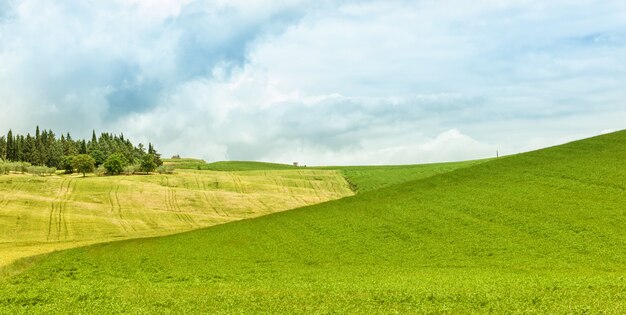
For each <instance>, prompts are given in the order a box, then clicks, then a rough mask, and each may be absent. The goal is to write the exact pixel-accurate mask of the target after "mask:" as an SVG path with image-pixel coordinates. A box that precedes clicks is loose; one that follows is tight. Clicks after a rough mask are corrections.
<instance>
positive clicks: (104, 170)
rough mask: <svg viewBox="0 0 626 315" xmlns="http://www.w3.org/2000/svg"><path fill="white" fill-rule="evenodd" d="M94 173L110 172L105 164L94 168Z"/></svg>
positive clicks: (99, 174)
mask: <svg viewBox="0 0 626 315" xmlns="http://www.w3.org/2000/svg"><path fill="white" fill-rule="evenodd" d="M93 173H94V174H96V176H104V174H107V173H108V172H107V169H106V168H105V167H104V165H100V166H98V167H96V169H94V171H93Z"/></svg>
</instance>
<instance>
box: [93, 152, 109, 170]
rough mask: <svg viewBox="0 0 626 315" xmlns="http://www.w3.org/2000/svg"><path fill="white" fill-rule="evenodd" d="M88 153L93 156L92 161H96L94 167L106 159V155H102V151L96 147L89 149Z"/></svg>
mask: <svg viewBox="0 0 626 315" xmlns="http://www.w3.org/2000/svg"><path fill="white" fill-rule="evenodd" d="M89 155H90V156H91V157H92V158H93V160H94V161H96V167H98V166H100V165H102V163H104V161H106V160H107V157H106V156H105V155H104V153H102V151H100V150H98V149H93V150H90V151H89Z"/></svg>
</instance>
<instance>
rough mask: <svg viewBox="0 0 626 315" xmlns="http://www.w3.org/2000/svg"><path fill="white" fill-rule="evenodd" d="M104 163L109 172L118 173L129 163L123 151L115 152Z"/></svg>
mask: <svg viewBox="0 0 626 315" xmlns="http://www.w3.org/2000/svg"><path fill="white" fill-rule="evenodd" d="M103 165H104V168H105V169H106V171H107V174H111V175H117V174H120V173H122V172H123V171H124V167H125V166H126V165H128V160H127V159H126V157H124V155H122V154H121V153H114V154H111V155H110V156H109V157H108V158H107V159H106V161H105V162H104V164H103Z"/></svg>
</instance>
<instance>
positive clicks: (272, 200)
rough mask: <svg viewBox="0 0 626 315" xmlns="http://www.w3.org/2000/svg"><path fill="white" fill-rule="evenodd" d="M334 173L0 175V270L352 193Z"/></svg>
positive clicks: (304, 171) (189, 172)
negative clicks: (34, 257)
mask: <svg viewBox="0 0 626 315" xmlns="http://www.w3.org/2000/svg"><path fill="white" fill-rule="evenodd" d="M351 194H352V192H351V191H350V189H349V187H348V185H347V183H346V182H345V180H344V179H343V178H342V176H341V175H340V174H339V173H338V172H336V171H335V172H333V171H321V170H297V171H294V172H289V173H285V172H281V171H247V172H213V171H191V170H180V171H177V173H176V174H174V175H151V176H113V177H87V178H82V177H80V176H78V175H76V176H75V175H59V176H47V177H38V176H32V175H20V174H13V175H9V176H0V208H1V209H2V211H1V212H0V266H2V265H7V264H9V263H11V262H13V261H15V260H16V259H18V258H21V257H26V256H31V255H36V254H41V253H46V252H50V251H54V250H59V249H65V248H71V247H77V246H82V245H85V244H92V243H98V242H106V241H111V240H119V239H125V238H134V237H147V236H157V235H165V234H172V233H177V232H181V231H188V230H191V229H197V228H200V227H206V226H211V225H215V224H221V223H224V222H230V221H234V220H240V219H244V218H250V217H255V216H259V215H265V214H268V213H272V212H276V211H284V210H287V209H292V208H297V207H301V206H305V205H310V204H314V203H320V202H324V201H328V200H332V199H337V198H341V197H345V196H349V195H351Z"/></svg>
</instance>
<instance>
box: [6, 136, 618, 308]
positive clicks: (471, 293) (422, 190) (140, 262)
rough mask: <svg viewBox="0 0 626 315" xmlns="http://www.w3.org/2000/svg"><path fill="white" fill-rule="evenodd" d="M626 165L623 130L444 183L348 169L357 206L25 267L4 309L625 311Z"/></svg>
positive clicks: (488, 164) (475, 169) (279, 216)
mask: <svg viewBox="0 0 626 315" xmlns="http://www.w3.org/2000/svg"><path fill="white" fill-rule="evenodd" d="M625 155H626V132H624V131H622V132H617V133H613V134H608V135H603V136H599V137H594V138H590V139H585V140H581V141H576V142H572V143H569V144H566V145H562V146H557V147H552V148H547V149H544V150H539V151H534V152H529V153H524V154H519V155H515V156H509V157H504V158H499V159H495V160H489V161H482V163H479V162H474V163H471V164H468V165H464V167H461V168H455V169H449V170H442V169H441V167H439V171H437V172H434V173H433V174H434V175H432V174H431V175H432V176H417V177H412V176H402V175H401V174H403V173H404V172H406V173H412V172H413V171H415V170H406V169H405V171H402V169H403V168H402V167H398V170H396V172H397V175H389V174H390V173H388V172H386V171H384V170H381V169H376V168H372V169H370V172H368V169H367V168H366V167H362V168H360V169H358V172H356V171H357V170H356V169H351V168H345V169H343V172H344V174H345V175H346V176H348V177H349V179H350V181H351V182H352V183H353V184H355V183H356V184H355V185H356V186H357V187H361V188H360V189H359V193H358V194H357V195H355V196H352V197H347V198H343V199H339V200H336V201H331V202H326V203H322V204H318V205H313V206H308V207H303V208H299V209H295V210H292V211H286V212H280V213H275V214H271V215H267V216H263V217H258V218H255V219H249V220H241V221H237V222H232V223H227V224H222V225H217V226H213V227H210V228H207V229H202V230H197V231H193V232H187V233H183V234H177V235H172V236H167V237H158V238H150V239H135V240H128V241H121V242H113V243H107V244H100V245H94V246H89V247H83V248H77V249H73V250H68V251H64V252H59V253H55V254H51V255H47V256H42V257H39V258H36V259H30V260H28V261H21V263H20V264H18V265H14V266H13V268H14V270H15V273H18V271H19V273H18V274H15V275H12V276H8V277H6V278H5V280H4V281H2V282H1V283H0V312H12V313H20V312H29V313H30V312H40V313H53V312H61V313H62V312H67V311H69V310H72V311H75V312H87V313H120V312H129V313H170V312H171V313H189V312H200V313H258V312H266V313H311V312H314V313H395V312H397V313H477V312H481V313H524V314H526V313H581V314H582V313H611V314H621V313H624V311H625V310H626V263H625V262H626V207H625V206H624V205H626V193H625V191H626V159H624V156H625ZM411 167H412V166H407V167H406V168H411ZM337 169H341V168H337ZM418 169H419V168H418ZM350 176H353V177H352V178H350ZM22 269H23V270H22Z"/></svg>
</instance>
